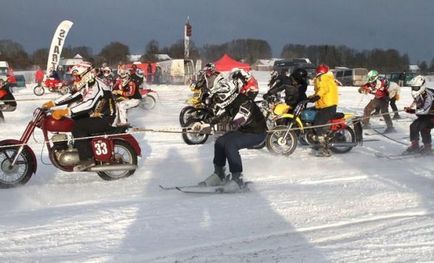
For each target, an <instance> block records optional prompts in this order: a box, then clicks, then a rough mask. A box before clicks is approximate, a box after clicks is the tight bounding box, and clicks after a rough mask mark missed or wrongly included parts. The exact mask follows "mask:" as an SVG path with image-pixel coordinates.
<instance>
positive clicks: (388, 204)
mask: <svg viewBox="0 0 434 263" xmlns="http://www.w3.org/2000/svg"><path fill="white" fill-rule="evenodd" d="M255 74H256V76H257V78H258V79H259V81H260V86H261V91H262V92H264V91H266V89H267V86H266V83H267V80H268V73H263V72H255ZM152 88H155V89H156V90H157V91H158V92H159V95H160V103H159V104H158V105H157V107H156V109H154V110H153V111H143V110H141V109H134V110H132V111H131V112H130V121H131V122H132V123H133V124H134V125H135V126H136V127H145V128H156V129H167V128H178V113H179V111H180V109H181V108H182V107H183V106H184V101H185V99H186V98H187V97H188V96H189V90H188V89H187V88H186V87H183V86H163V85H161V86H152ZM54 96H55V95H54V94H47V95H46V97H45V99H48V98H49V97H54ZM16 97H17V99H24V98H35V97H34V96H33V94H32V92H31V90H30V89H28V90H21V91H18V92H17V94H16ZM401 97H402V99H401V100H400V101H398V107H399V108H401V109H402V108H403V107H404V106H406V105H409V104H410V102H411V96H410V92H409V90H408V89H406V88H404V90H403V94H402V96H401ZM368 101H369V97H368V96H364V95H360V94H358V93H357V92H356V88H354V87H341V88H340V108H341V109H342V110H344V111H348V112H356V113H359V114H360V113H361V112H362V110H363V107H364V106H365V105H366V104H367V103H368ZM42 102H43V101H31V102H23V103H20V104H19V106H18V109H17V111H16V112H14V113H5V118H6V120H7V122H6V123H5V124H1V126H0V140H2V139H6V138H16V139H18V138H19V137H20V135H21V132H22V131H23V130H24V127H25V125H26V124H27V122H28V121H29V120H30V118H31V116H32V111H33V109H34V108H35V107H36V106H38V105H41V103H42ZM403 116H409V115H406V114H403ZM410 121H411V119H403V120H401V121H400V122H395V127H396V128H397V130H398V132H397V133H394V134H391V135H390V136H391V137H393V138H395V139H397V140H400V141H402V142H408V141H407V140H408V126H409V124H410ZM372 124H373V125H375V126H384V122H382V121H380V120H379V119H373V120H372ZM35 134H36V135H35V140H34V141H33V140H32V141H31V145H30V146H31V147H32V149H33V150H34V151H35V153H36V155H37V157H38V161H39V163H38V171H37V173H36V174H35V175H34V176H33V177H32V178H31V179H30V181H29V182H28V183H27V184H26V185H25V186H23V187H19V188H15V189H5V190H1V191H0V261H1V262H159V263H160V262H433V261H434V206H433V205H434V198H433V197H434V165H433V158H434V157H423V158H410V159H403V160H388V159H384V158H383V159H382V158H378V157H375V153H376V152H383V153H386V154H393V153H399V152H401V151H403V150H404V149H405V146H403V145H401V144H399V143H396V142H393V141H391V140H388V139H386V138H384V137H382V136H379V135H372V136H366V137H365V139H378V140H379V141H375V142H366V143H365V144H364V145H363V146H359V147H356V148H354V149H353V150H352V151H351V152H349V153H347V154H343V155H333V156H332V157H330V158H317V157H314V156H312V155H311V154H310V149H309V148H307V147H298V148H297V149H296V151H295V152H294V153H293V154H292V155H290V156H289V157H286V158H285V157H276V156H273V155H271V154H269V153H268V152H267V150H266V149H265V148H264V149H262V150H243V151H242V157H243V162H244V176H245V178H246V179H247V180H249V181H253V182H254V184H252V185H251V186H250V188H251V189H252V191H251V192H249V193H244V194H226V195H188V194H183V193H180V192H178V191H176V190H175V191H164V190H161V189H160V188H159V187H158V185H159V184H162V185H167V186H172V185H186V184H187V185H188V184H194V183H196V182H198V181H200V180H202V179H204V178H205V177H206V176H208V175H209V174H210V173H211V172H212V155H213V139H212V138H211V139H209V140H208V141H207V143H206V144H204V145H200V146H188V145H186V144H185V143H184V142H183V141H182V139H181V136H180V135H179V134H169V133H167V134H165V133H149V132H148V133H146V134H143V133H141V134H135V137H136V138H137V139H138V141H139V143H140V146H141V147H142V154H143V156H142V158H141V159H140V162H139V165H140V168H139V169H138V170H137V171H136V173H135V174H134V175H133V176H131V177H130V178H127V179H124V180H119V181H112V182H107V181H103V180H102V179H100V178H99V177H98V176H97V175H96V174H89V173H65V172H61V171H59V170H57V169H55V168H54V167H53V166H51V165H47V163H48V158H47V155H46V152H42V154H41V150H42V145H41V143H40V142H41V141H42V134H41V133H40V132H39V131H38V132H36V133H35ZM41 158H42V160H41Z"/></svg>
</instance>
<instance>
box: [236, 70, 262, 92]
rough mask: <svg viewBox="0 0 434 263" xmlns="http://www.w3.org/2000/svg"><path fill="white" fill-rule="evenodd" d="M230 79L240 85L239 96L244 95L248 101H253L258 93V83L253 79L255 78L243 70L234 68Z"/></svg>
mask: <svg viewBox="0 0 434 263" xmlns="http://www.w3.org/2000/svg"><path fill="white" fill-rule="evenodd" d="M230 77H231V78H232V80H235V81H240V82H241V83H240V84H241V85H239V86H240V87H241V88H240V93H241V94H244V95H246V96H247V97H249V98H250V99H252V100H255V98H256V96H257V95H258V92H259V85H258V81H257V80H256V79H255V77H253V75H252V74H250V73H249V72H247V71H245V70H243V69H239V68H234V69H233V70H232V72H231V74H230Z"/></svg>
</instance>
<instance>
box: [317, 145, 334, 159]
mask: <svg viewBox="0 0 434 263" xmlns="http://www.w3.org/2000/svg"><path fill="white" fill-rule="evenodd" d="M315 156H316V157H330V156H332V153H331V151H330V149H329V148H328V147H324V146H323V147H321V148H320V149H319V150H318V151H317V152H316V153H315Z"/></svg>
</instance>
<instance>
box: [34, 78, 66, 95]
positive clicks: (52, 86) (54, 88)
mask: <svg viewBox="0 0 434 263" xmlns="http://www.w3.org/2000/svg"><path fill="white" fill-rule="evenodd" d="M45 89H48V90H49V91H51V92H58V93H60V94H62V95H65V94H66V93H68V92H69V86H68V84H67V83H66V82H64V81H60V80H57V79H52V78H48V79H46V80H44V81H43V82H41V83H40V84H38V85H36V86H35V87H34V88H33V93H34V94H35V95H36V96H42V95H44V94H45Z"/></svg>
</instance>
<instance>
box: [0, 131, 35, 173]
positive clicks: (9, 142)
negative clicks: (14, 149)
mask: <svg viewBox="0 0 434 263" xmlns="http://www.w3.org/2000/svg"><path fill="white" fill-rule="evenodd" d="M22 143H23V142H21V141H19V140H15V139H7V140H3V141H0V146H7V145H15V144H22ZM24 149H26V151H28V152H29V153H30V156H31V158H32V160H31V161H32V162H33V164H34V166H33V167H34V170H33V173H36V170H37V168H38V162H37V160H36V156H35V153H34V152H33V150H32V149H31V148H30V147H29V146H28V145H24Z"/></svg>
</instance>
